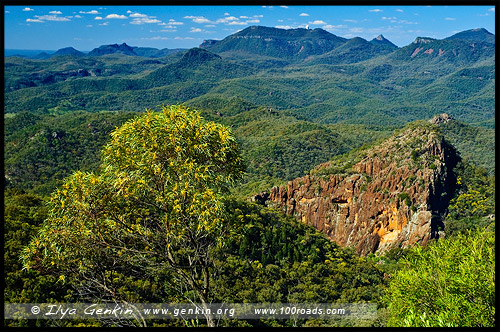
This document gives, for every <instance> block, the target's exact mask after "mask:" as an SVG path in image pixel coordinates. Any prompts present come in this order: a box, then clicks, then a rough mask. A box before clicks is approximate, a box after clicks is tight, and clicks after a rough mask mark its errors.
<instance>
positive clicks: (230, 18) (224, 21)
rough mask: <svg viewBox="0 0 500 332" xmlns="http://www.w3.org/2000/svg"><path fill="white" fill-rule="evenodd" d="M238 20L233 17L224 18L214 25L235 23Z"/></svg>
mask: <svg viewBox="0 0 500 332" xmlns="http://www.w3.org/2000/svg"><path fill="white" fill-rule="evenodd" d="M237 20H239V18H237V17H234V16H229V17H224V18H219V19H218V20H217V21H215V23H229V22H231V21H237Z"/></svg>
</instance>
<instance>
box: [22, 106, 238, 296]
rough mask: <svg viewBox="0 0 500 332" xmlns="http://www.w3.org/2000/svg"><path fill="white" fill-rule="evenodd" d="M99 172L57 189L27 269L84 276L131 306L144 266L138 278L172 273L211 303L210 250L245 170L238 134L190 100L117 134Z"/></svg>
mask: <svg viewBox="0 0 500 332" xmlns="http://www.w3.org/2000/svg"><path fill="white" fill-rule="evenodd" d="M100 170H101V171H100V173H99V174H94V173H83V172H75V173H74V174H73V175H72V176H70V177H68V178H66V179H65V181H64V183H63V185H62V186H61V187H60V188H59V189H57V191H55V192H53V194H52V195H51V197H50V203H49V212H48V219H47V220H46V222H44V224H43V225H42V227H41V228H40V231H39V233H38V234H37V236H36V237H34V238H33V239H32V240H31V242H30V244H29V245H28V246H27V247H26V248H25V249H24V250H23V253H22V256H21V257H22V260H23V264H24V267H25V268H26V269H28V270H29V269H31V268H35V269H44V270H46V271H47V270H48V271H50V272H52V273H60V274H61V277H60V278H61V280H64V279H65V278H66V275H68V276H69V277H75V278H78V277H80V278H83V279H84V280H87V281H91V283H93V284H94V286H96V287H98V288H99V287H100V290H101V292H103V293H104V294H107V296H110V297H111V298H112V299H117V298H124V299H126V301H132V302H133V301H135V300H137V297H136V296H135V295H134V294H136V293H137V292H135V291H133V292H132V293H129V292H127V291H126V289H123V287H121V283H120V278H119V277H120V276H123V277H124V278H127V277H129V276H128V274H129V273H130V272H127V271H131V270H135V271H136V272H135V273H134V274H133V275H132V276H130V277H132V278H139V279H144V278H146V279H147V278H148V277H149V278H158V277H162V278H166V279H160V280H163V283H164V285H165V287H166V288H167V289H168V290H169V291H170V292H173V294H175V295H176V296H179V297H180V298H182V297H184V296H189V295H188V294H186V293H185V292H186V290H182V289H183V287H187V290H190V291H194V292H195V297H196V298H198V299H199V300H200V301H201V302H202V303H206V302H208V300H209V298H210V297H211V288H210V287H209V281H210V278H209V268H210V265H211V255H210V252H211V251H212V250H213V249H214V248H215V247H217V246H220V245H221V244H222V242H221V239H222V234H223V233H224V231H225V226H224V225H225V220H226V219H225V207H224V203H223V195H224V194H225V192H227V189H226V186H227V185H230V184H231V183H232V182H234V181H235V180H237V179H239V178H240V177H241V173H242V171H243V166H242V163H241V159H240V158H239V155H238V148H237V145H236V141H235V139H234V137H233V136H232V134H231V132H230V131H229V130H228V129H227V128H226V127H224V126H222V125H218V124H215V123H213V122H205V121H204V119H203V118H201V116H200V115H199V114H198V113H197V112H195V111H191V110H189V109H186V108H185V107H183V106H170V107H164V108H163V109H162V111H161V112H152V111H148V112H147V113H145V114H144V115H142V116H140V117H138V118H135V119H133V120H130V121H128V122H126V123H125V124H124V125H122V126H121V127H120V128H118V129H116V130H115V131H114V132H113V133H112V139H111V142H109V143H108V144H107V145H106V146H105V147H104V148H103V151H102V165H101V169H100ZM113 262H114V263H113ZM103 270H104V272H103V273H102V274H101V273H99V271H103ZM172 278H173V279H172ZM172 281H173V283H172ZM169 283H170V285H169ZM176 283H177V284H176ZM110 284H113V285H114V286H115V287H116V288H117V289H119V290H122V289H123V291H120V292H119V293H116V292H114V291H111V290H110V288H109V287H110V286H106V285H110ZM103 285H104V286H103ZM126 285H132V286H133V283H131V281H127V282H126ZM177 287H180V289H178V288H177ZM176 292H177V293H176Z"/></svg>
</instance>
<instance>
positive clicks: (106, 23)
mask: <svg viewBox="0 0 500 332" xmlns="http://www.w3.org/2000/svg"><path fill="white" fill-rule="evenodd" d="M99 25H109V22H104V23H101V24H99Z"/></svg>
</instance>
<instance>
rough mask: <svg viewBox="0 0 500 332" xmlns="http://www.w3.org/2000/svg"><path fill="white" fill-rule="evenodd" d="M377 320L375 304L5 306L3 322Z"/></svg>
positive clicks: (46, 304)
mask: <svg viewBox="0 0 500 332" xmlns="http://www.w3.org/2000/svg"><path fill="white" fill-rule="evenodd" d="M207 316H211V317H214V318H223V317H225V318H228V319H290V318H294V319H308V318H320V319H360V320H371V319H376V318H377V305H376V304H374V303H342V304H341V303H299V304H295V303H294V304H291V303H211V304H205V305H201V304H196V303H125V304H123V303H57V304H55V303H37V304H33V303H31V304H29V303H4V317H5V319H93V318H95V319H121V318H123V319H137V318H140V319H176V318H182V319H187V318H194V319H195V318H199V319H204V318H206V317H207Z"/></svg>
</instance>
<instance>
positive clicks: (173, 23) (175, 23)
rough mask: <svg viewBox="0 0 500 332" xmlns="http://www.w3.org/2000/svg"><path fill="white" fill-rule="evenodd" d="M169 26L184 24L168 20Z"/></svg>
mask: <svg viewBox="0 0 500 332" xmlns="http://www.w3.org/2000/svg"><path fill="white" fill-rule="evenodd" d="M168 24H170V25H183V24H184V22H177V21H176V20H174V19H173V18H171V19H170V20H168Z"/></svg>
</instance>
